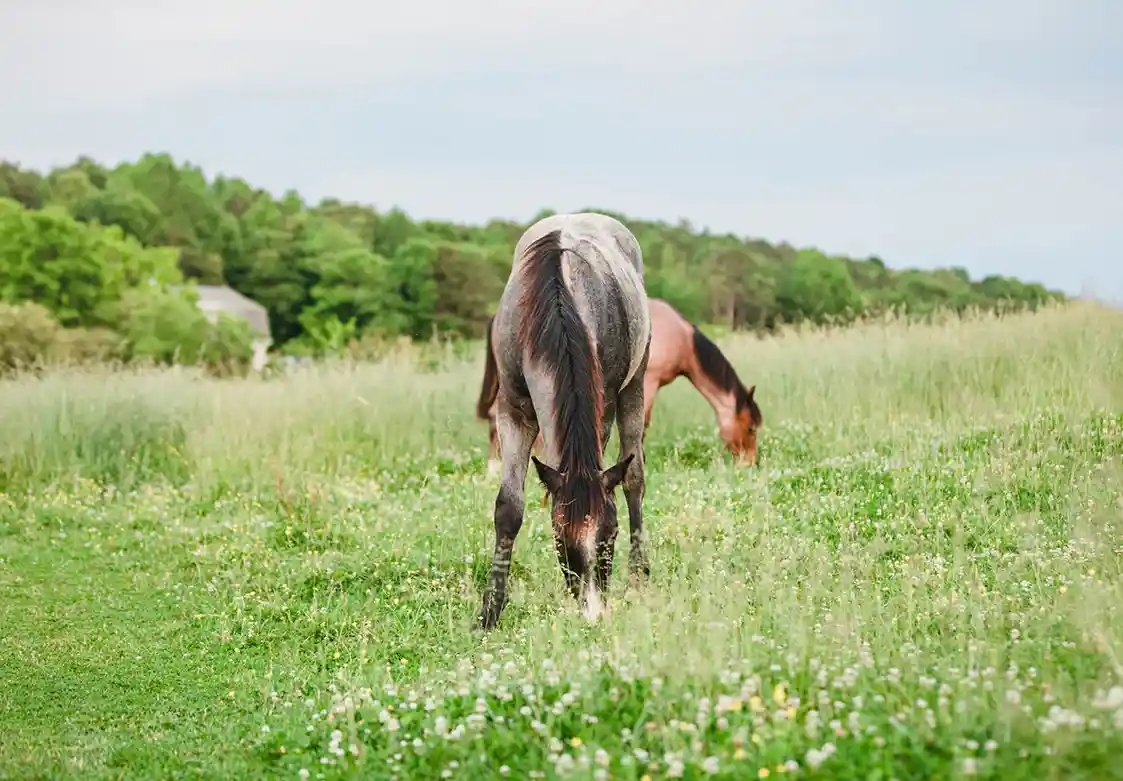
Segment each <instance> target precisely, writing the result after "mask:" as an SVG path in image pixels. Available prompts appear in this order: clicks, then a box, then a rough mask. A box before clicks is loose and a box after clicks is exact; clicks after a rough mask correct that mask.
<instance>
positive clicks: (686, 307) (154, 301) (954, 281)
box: [0, 154, 1063, 363]
mask: <svg viewBox="0 0 1123 781" xmlns="http://www.w3.org/2000/svg"><path fill="white" fill-rule="evenodd" d="M597 211H604V210H603V209H597ZM547 213H548V212H542V213H540V214H538V215H536V216H535V217H534V218H533V219H538V218H539V217H541V216H543V215H544V214H547ZM614 216H617V217H618V218H620V219H621V220H622V221H624V222H625V223H626V224H627V225H628V226H629V227H630V228H631V229H632V230H633V231H634V232H635V234H636V236H637V237H638V238H639V240H640V243H641V245H642V246H643V251H644V258H645V263H646V274H647V286H648V292H649V294H650V295H651V296H653V297H659V298H663V299H666V300H667V301H669V302H670V303H672V304H673V305H674V306H675V307H677V308H678V309H679V310H680V311H682V312H683V314H684V315H686V316H687V317H688V318H690V319H691V320H694V321H696V322H704V323H722V324H724V325H726V326H728V327H731V328H756V329H771V328H775V327H776V326H777V325H778V324H780V323H785V322H798V321H803V320H811V321H815V322H824V321H828V320H831V321H836V322H837V321H846V320H847V319H851V318H854V317H857V316H860V315H862V314H871V313H877V312H881V311H885V310H888V309H898V310H903V311H905V312H908V313H914V314H923V313H926V312H931V311H933V310H936V309H945V308H951V309H954V310H960V311H962V310H964V309H967V308H970V307H977V308H983V309H986V308H995V307H999V306H1013V307H1019V308H1020V307H1024V306H1029V307H1034V306H1037V305H1039V304H1040V303H1042V302H1044V301H1046V300H1050V299H1059V298H1063V296H1062V295H1061V294H1060V293H1056V292H1053V291H1049V290H1046V289H1045V288H1044V287H1042V286H1041V285H1037V284H1026V283H1023V282H1020V281H1018V280H1016V279H1012V278H1009V277H1001V276H990V277H986V278H984V279H982V280H972V279H971V278H970V277H969V275H968V274H967V272H966V271H965V270H964V269H962V268H948V269H938V270H934V271H921V270H912V269H910V270H893V269H889V268H887V267H886V266H885V264H884V263H883V262H882V261H881V260H880V259H879V258H876V257H871V258H865V259H852V258H848V257H839V256H831V255H827V254H824V253H822V252H820V251H818V250H814V249H802V250H799V249H795V248H793V247H791V246H788V245H786V244H781V245H772V244H769V243H768V242H766V241H763V240H759V239H744V238H739V237H737V236H733V235H729V234H723V235H719V234H713V233H709V232H706V231H695V230H693V229H692V228H691V226H690V225H689V224H688V223H686V222H679V223H678V224H675V225H670V224H667V223H662V222H649V221H644V220H633V219H629V218H627V217H624V216H622V215H619V214H616V215H614ZM528 224H529V223H519V222H510V221H504V220H493V221H491V222H489V223H487V224H486V225H482V226H470V225H460V224H454V223H447V222H439V221H432V220H413V219H411V218H410V217H408V216H407V215H406V214H405V213H403V212H402V211H401V210H399V209H396V208H395V209H390V210H389V211H386V212H379V211H377V210H375V209H373V208H371V207H368V206H362V205H359V204H353V203H343V202H340V201H338V200H335V199H325V200H323V201H321V202H320V203H319V204H316V205H310V204H307V203H305V201H304V200H303V199H302V198H301V197H300V196H299V195H298V194H297V193H295V192H291V191H290V192H287V193H285V194H284V195H283V196H282V197H280V198H275V197H273V196H272V195H270V194H269V193H268V192H266V191H264V190H262V189H258V188H255V187H253V186H252V185H250V184H249V183H247V182H245V181H243V180H241V179H238V178H228V177H224V176H218V177H215V178H213V179H211V180H208V179H207V178H206V177H205V176H204V174H203V171H202V170H200V169H199V168H197V167H195V166H192V165H188V164H183V165H180V164H177V163H176V162H175V161H174V160H173V159H172V158H171V157H170V156H168V155H163V154H161V155H145V156H144V157H142V158H141V159H140V160H138V161H137V162H135V163H124V164H121V165H119V166H117V167H116V168H112V169H109V168H106V167H104V166H102V165H100V164H98V163H97V162H95V161H93V160H90V159H88V158H79V159H78V160H77V161H76V162H75V163H73V164H72V165H69V166H66V167H62V168H56V169H54V170H52V171H50V172H49V173H47V174H45V175H44V174H40V173H38V172H35V171H31V170H27V169H23V168H21V167H19V166H18V165H17V164H14V163H7V162H5V163H0V306H4V305H7V306H6V309H0V331H3V329H5V328H8V329H9V331H8V332H7V333H8V336H9V337H12V335H13V334H14V333H15V332H14V331H12V330H10V329H12V328H14V327H17V326H12V325H11V324H12V323H24V324H25V325H26V322H30V321H29V318H30V319H32V320H37V321H44V318H46V320H45V321H44V322H47V321H49V323H51V324H53V325H46V326H42V327H43V328H47V329H48V330H50V329H51V328H54V329H56V331H57V332H58V333H56V334H55V336H53V337H50V338H49V339H46V341H48V342H51V343H52V344H57V343H59V342H60V339H61V342H63V343H65V344H66V345H71V347H70V348H69V349H74V350H77V352H79V353H82V352H83V351H86V352H91V354H95V353H96V354H97V355H102V354H105V353H110V354H113V355H115V356H117V357H120V358H122V359H125V360H129V359H132V358H135V357H145V358H150V359H154V360H158V361H165V362H172V361H188V360H204V361H206V362H210V363H214V362H219V363H221V362H230V361H233V362H243V363H244V361H246V360H248V357H249V354H250V347H249V343H250V338H251V335H250V333H249V331H248V329H247V328H244V327H243V326H242V325H240V324H238V323H232V322H228V321H226V320H220V322H219V323H218V324H215V325H211V324H209V323H207V322H206V321H205V320H204V319H203V318H202V317H201V315H200V314H199V313H198V312H197V311H196V310H195V308H194V305H193V304H192V303H191V293H190V291H189V289H184V288H183V283H184V281H185V280H196V281H198V282H200V283H204V284H217V285H221V284H228V285H230V286H231V287H233V288H234V289H235V290H237V291H239V292H240V293H242V294H243V295H246V296H247V297H249V298H251V299H253V300H255V301H257V302H259V303H261V304H262V305H264V306H265V307H266V309H267V310H268V312H269V320H270V328H271V331H272V334H271V335H272V338H273V341H274V347H275V348H279V349H281V350H282V351H284V352H287V353H291V354H323V353H331V352H338V351H340V350H342V349H344V348H345V347H346V346H347V345H352V346H354V345H355V344H357V343H362V342H364V341H368V340H369V341H371V342H376V341H379V340H385V339H386V338H393V337H400V336H409V337H412V338H416V339H425V338H429V337H431V336H432V335H433V334H434V333H438V334H447V335H452V336H456V335H459V336H479V335H481V334H482V333H483V330H484V326H485V323H486V321H487V319H488V317H489V316H490V315H491V311H492V308H493V307H494V306H495V304H496V302H497V300H498V298H499V295H500V293H501V291H502V289H503V285H504V284H505V282H506V278H507V273H508V271H509V269H510V266H511V253H512V250H513V247H514V244H515V242H516V241H517V239H518V237H519V235H520V234H521V233H522V231H523V230H524V229H525V228H526V227H527V225H528ZM27 302H31V304H33V305H35V306H34V307H29V306H28V305H27ZM32 312H33V313H34V314H33V315H32V314H30V313H32ZM5 323H7V324H8V325H5ZM25 325H20V326H18V327H19V328H24V330H27V329H26V327H25ZM75 329H79V330H77V331H75ZM71 331H74V332H75V333H77V334H79V335H80V336H77V337H76V336H75V335H74V334H73V333H70V332H71ZM64 332H65V333H66V334H67V336H66V337H65V338H62V337H59V336H58V334H60V333H64ZM21 333H22V332H21ZM44 333H45V332H44ZM25 337H26V335H25V336H24V337H21V338H25ZM3 338H5V334H4V333H0V339H3ZM44 338H46V337H44ZM52 340H53V341H52ZM40 341H43V340H42V339H41V340H40ZM75 343H77V344H81V345H83V346H81V347H78V348H74V347H73V346H72V345H73V344H75ZM37 344H38V343H37ZM91 345H92V346H91ZM45 349H47V348H44V347H42V346H41V345H40V346H38V347H36V346H34V345H29V346H27V347H26V349H25V350H24V352H34V351H35V350H45ZM51 349H54V348H51ZM24 357H26V356H24ZM2 359H3V355H2V354H0V360H2Z"/></svg>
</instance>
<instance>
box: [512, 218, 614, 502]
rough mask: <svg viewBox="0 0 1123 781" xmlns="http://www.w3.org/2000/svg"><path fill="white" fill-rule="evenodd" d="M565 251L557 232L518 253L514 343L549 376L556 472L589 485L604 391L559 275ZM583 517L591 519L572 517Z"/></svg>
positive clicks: (594, 474) (589, 343) (594, 470)
mask: <svg viewBox="0 0 1123 781" xmlns="http://www.w3.org/2000/svg"><path fill="white" fill-rule="evenodd" d="M566 251H567V250H566V249H565V248H564V247H562V244H561V231H558V230H554V231H551V232H550V233H547V234H546V235H544V236H542V237H541V238H539V239H538V240H537V241H535V242H534V243H532V244H531V245H530V246H529V247H527V249H526V251H525V252H524V253H523V257H522V265H521V268H520V270H521V272H522V273H523V274H524V275H525V278H524V280H523V290H522V294H521V295H520V297H519V309H520V311H521V320H520V322H519V341H520V343H522V344H523V345H525V346H526V348H527V354H528V356H527V357H528V358H529V359H530V360H531V361H532V362H535V363H537V364H539V365H540V366H542V367H543V368H548V369H549V370H550V371H551V373H552V374H553V385H554V388H553V390H554V405H555V408H554V421H553V425H554V429H555V441H556V442H557V443H559V447H560V456H561V461H560V464H559V471H561V472H563V473H565V474H567V475H568V476H569V477H570V478H571V479H572V478H574V477H578V476H580V477H581V478H582V479H594V478H599V473H600V465H599V460H600V447H601V442H602V432H601V425H602V417H603V411H604V387H603V385H602V382H601V366H600V361H599V358H598V356H597V351H596V349H594V347H593V342H592V339H591V338H590V335H589V331H588V328H587V327H586V325H585V323H584V322H583V321H582V320H581V314H580V312H579V311H578V309H577V302H576V301H575V300H574V298H573V295H572V294H571V293H570V291H569V289H568V288H567V287H566V284H565V279H564V277H563V274H562V255H563V253H565V252H566ZM593 509H594V510H596V509H599V508H593ZM571 510H573V511H574V512H578V511H580V510H581V507H579V506H578V507H576V509H575V508H573V507H570V508H567V513H568V512H569V511H571ZM585 514H593V515H596V514H597V513H596V512H592V513H588V512H585V513H579V514H577V515H576V517H577V518H582V517H583V516H584V515H585Z"/></svg>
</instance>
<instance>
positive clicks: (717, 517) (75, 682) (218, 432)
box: [0, 304, 1123, 779]
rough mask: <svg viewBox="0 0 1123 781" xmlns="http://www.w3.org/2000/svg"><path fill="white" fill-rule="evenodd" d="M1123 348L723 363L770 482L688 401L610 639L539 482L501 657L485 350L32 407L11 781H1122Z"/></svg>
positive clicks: (21, 400) (1073, 334) (661, 433)
mask: <svg viewBox="0 0 1123 781" xmlns="http://www.w3.org/2000/svg"><path fill="white" fill-rule="evenodd" d="M1121 326H1123V313H1120V312H1118V311H1115V310H1110V309H1105V308H1101V307H1097V306H1092V305H1088V304H1070V305H1065V306H1057V307H1052V308H1049V309H1046V310H1043V311H1041V312H1039V313H1036V314H1033V315H1028V314H1027V315H1017V316H1006V317H996V316H993V315H978V316H972V317H968V318H965V319H955V318H948V319H946V320H942V321H938V322H933V323H928V324H915V323H913V324H910V323H907V322H904V321H900V320H896V319H892V318H887V319H884V320H880V321H876V322H866V323H862V324H860V325H858V326H855V327H852V328H848V329H844V330H835V329H823V330H815V329H809V330H808V329H805V330H798V331H797V330H790V331H786V332H783V333H781V334H779V335H777V336H774V337H769V338H765V339H758V338H755V337H737V336H734V337H727V338H723V339H722V340H721V347H722V349H723V350H725V351H726V354H727V355H728V356H729V358H730V359H731V360H732V362H733V363H734V365H735V366H736V367H737V370H738V372H739V373H740V374H741V376H742V378H743V379H744V380H745V381H746V382H748V383H756V385H757V393H756V398H757V400H758V402H759V403H760V404H761V406H762V408H763V411H764V416H765V429H764V432H763V436H762V440H761V454H762V458H763V468H761V469H759V470H744V469H737V468H735V467H734V466H733V465H732V464H731V462H730V461H729V460H728V458H727V457H726V456H725V454H724V452H723V449H722V447H721V444H720V442H719V440H718V438H717V435H716V427H715V425H714V421H713V415H712V412H711V411H710V409H709V408H708V407H707V406H706V404H705V402H704V401H702V399H701V398H700V397H699V396H698V395H697V393H696V392H695V391H694V390H693V389H692V388H691V387H690V386H689V385H688V384H687V383H686V381H684V380H683V381H679V382H678V383H675V384H674V385H672V386H670V387H668V388H666V389H664V391H663V392H662V393H661V394H660V395H659V397H658V401H657V403H656V407H655V414H654V420H653V424H652V428H651V429H650V430H649V432H648V435H647V440H646V448H647V452H648V470H649V477H648V497H647V505H646V507H647V509H646V512H647V519H648V530H649V531H648V533H649V538H650V543H649V545H650V549H651V555H652V568H653V575H652V579H651V582H650V583H649V584H648V585H647V587H646V588H644V589H643V590H641V591H633V592H625V591H624V582H623V581H624V579H623V574H622V572H621V571H620V570H621V569H622V565H620V564H619V563H618V565H617V574H616V578H615V580H614V582H613V586H612V589H613V591H612V597H613V599H614V602H615V604H614V611H613V614H612V616H611V617H610V618H609V619H608V621H607V622H605V623H603V624H600V625H596V626H587V625H585V624H583V623H582V622H581V621H580V620H579V619H578V618H577V616H576V612H575V610H574V606H573V605H572V604H570V603H571V602H572V600H570V599H569V598H568V597H567V596H566V595H565V594H564V593H563V592H562V589H561V578H560V573H559V571H558V565H557V562H556V560H555V558H554V554H553V550H552V546H551V544H550V538H549V535H550V531H549V526H548V522H547V518H546V515H545V510H543V509H542V508H541V507H539V506H538V504H537V501H535V499H536V498H537V497H538V496H539V495H540V494H539V489H538V488H537V487H536V486H534V485H532V484H530V483H529V482H528V498H531V501H529V502H528V508H527V520H526V523H525V524H524V526H523V529H522V532H521V533H520V536H519V540H518V542H517V544H516V551H515V565H514V568H513V581H512V595H511V596H512V602H511V605H510V606H509V607H508V609H507V611H506V612H505V613H504V617H503V621H502V624H501V626H500V628H499V629H498V630H497V631H496V632H494V633H492V634H491V635H488V636H482V637H481V636H480V635H478V634H477V633H475V632H474V631H473V627H474V619H475V614H476V611H477V610H478V608H479V603H480V589H481V588H482V586H483V583H484V580H485V578H486V571H487V563H488V558H489V556H490V548H491V543H492V525H491V518H490V515H491V509H492V506H493V503H494V497H495V490H496V485H495V481H494V479H492V478H489V477H487V476H486V474H485V468H484V466H485V448H486V444H487V432H486V427H485V426H483V425H482V424H480V423H479V422H478V421H476V420H474V418H473V417H472V412H473V408H474V404H473V401H474V398H475V394H476V392H477V391H478V388H479V381H480V378H481V376H482V352H481V350H474V351H471V352H469V353H467V354H465V353H464V351H463V350H453V349H452V348H443V352H442V348H429V349H427V350H422V351H417V352H411V351H408V350H407V351H398V352H396V353H395V354H394V355H392V356H391V357H389V358H387V359H386V360H385V361H383V362H381V363H378V364H365V365H364V364H358V365H333V366H319V367H314V368H312V369H309V370H306V371H301V372H299V373H296V374H294V375H292V376H285V377H277V378H272V379H245V380H227V381H215V380H209V379H204V378H200V377H198V376H196V375H193V374H190V373H186V372H182V371H181V372H159V373H152V372H147V373H146V372H132V373H125V372H119V373H105V374H98V373H91V372H82V373H79V372H69V373H55V374H50V375H47V376H45V377H43V378H38V379H37V378H31V377H27V378H22V379H18V380H15V381H10V382H5V383H2V384H0V430H3V431H4V437H3V438H2V440H0V489H2V490H4V491H5V492H6V498H5V499H0V523H2V524H3V527H2V528H3V532H2V533H0V564H2V566H3V569H0V573H3V574H2V575H0V578H2V579H0V588H6V589H10V591H9V593H11V594H14V595H15V596H14V597H13V599H11V600H9V601H8V602H6V603H5V604H4V605H3V606H0V626H2V627H3V628H2V629H0V641H3V642H4V648H5V649H6V650H3V651H0V676H2V675H4V674H7V675H12V676H18V677H20V679H22V680H30V681H31V683H29V684H28V685H27V686H24V687H19V688H8V689H7V690H6V691H2V692H0V703H2V704H3V705H4V706H5V707H4V708H3V709H0V714H2V715H0V732H2V733H3V734H5V735H8V736H10V737H9V738H8V739H7V740H4V741H0V768H3V769H4V770H7V771H8V772H9V774H10V775H11V774H13V773H14V775H16V776H19V775H20V774H34V773H37V772H41V773H48V772H56V773H72V774H73V773H78V774H85V775H88V776H91V777H119V776H129V777H168V776H173V775H184V776H186V775H195V774H196V772H199V773H202V775H204V776H208V775H214V776H222V777H225V776H228V775H231V774H233V775H254V776H257V777H268V776H273V775H277V776H278V777H294V776H298V775H299V774H300V773H301V771H302V770H303V771H305V772H306V774H307V776H309V777H321V776H322V777H324V778H329V777H330V778H334V777H350V776H355V777H386V778H389V777H393V776H396V777H399V778H408V777H434V776H442V775H444V776H445V777H463V778H490V777H496V776H498V775H504V774H509V775H510V776H511V777H518V778H523V777H528V776H530V775H531V774H538V773H542V774H545V776H544V777H555V776H558V775H567V776H569V775H571V776H573V777H579V778H580V777H612V778H635V779H640V778H642V777H644V776H650V777H651V778H662V777H685V778H692V777H711V776H713V777H726V778H744V777H766V776H768V775H774V774H786V773H799V774H803V775H805V776H811V777H823V778H850V777H853V778H891V777H895V778H902V779H903V778H913V777H954V776H958V775H978V776H993V777H1002V778H1009V777H1015V778H1021V777H1025V778H1035V779H1036V778H1042V777H1067V778H1074V777H1080V778H1110V777H1118V775H1119V771H1117V770H1116V769H1115V768H1116V766H1117V764H1118V763H1117V762H1116V761H1115V757H1116V756H1117V755H1118V751H1119V750H1120V749H1121V748H1123V732H1121V731H1123V688H1116V689H1114V690H1113V689H1112V687H1120V686H1121V685H1123V680H1121V678H1123V628H1121V627H1123V623H1121V622H1120V616H1119V613H1120V606H1121V605H1123V585H1121V584H1123V581H1121V580H1120V565H1121V562H1123V547H1121V538H1120V535H1119V513H1120V509H1121V504H1120V500H1121V496H1123V494H1121V492H1120V486H1121V482H1120V476H1121V475H1120V472H1119V463H1118V456H1119V455H1120V453H1121V451H1123V415H1121V413H1123V405H1121V402H1123V341H1121V340H1120V339H1119V336H1118V335H1119V333H1120V332H1121ZM621 524H622V525H624V526H626V525H627V520H626V513H625V512H624V511H623V510H622V517H621ZM626 537H627V535H626V534H624V535H621V537H620V542H619V543H618V551H617V559H616V560H617V562H623V561H626V555H625V554H626V551H625V548H626V546H627V542H626ZM76 648H78V649H80V651H77V652H76V651H75V649H76ZM134 651H135V653H134ZM75 654H77V656H76V655H75ZM134 657H136V658H134ZM76 659H77V660H79V661H77V662H76ZM126 659H127V660H129V662H128V664H124V660H126ZM79 662H80V663H79ZM106 681H115V682H116V684H115V685H114V686H107V684H106ZM5 688H7V687H5ZM1113 698H1114V699H1113ZM91 725H100V726H98V727H97V728H94V727H93V726H91ZM503 768H506V771H503ZM501 771H502V772H501ZM446 774H447V775H446Z"/></svg>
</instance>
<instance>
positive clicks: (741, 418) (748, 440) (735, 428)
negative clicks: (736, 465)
mask: <svg viewBox="0 0 1123 781" xmlns="http://www.w3.org/2000/svg"><path fill="white" fill-rule="evenodd" d="M755 392H756V386H755V385H753V386H752V387H750V388H748V389H746V390H745V391H744V393H743V395H742V394H737V396H738V398H737V411H736V413H735V414H734V415H733V420H732V422H731V423H730V424H728V425H727V426H726V427H725V430H723V431H722V432H721V434H722V438H723V439H724V440H725V444H726V447H728V448H729V452H730V453H732V454H733V456H734V457H735V458H736V459H737V460H738V461H739V462H740V463H742V464H747V465H748V466H756V465H757V459H758V454H757V442H756V439H757V430H758V429H759V428H760V427H761V426H763V425H764V416H763V415H762V414H761V412H760V407H758V406H757V403H756V401H755V400H754V399H753V394H754V393H755Z"/></svg>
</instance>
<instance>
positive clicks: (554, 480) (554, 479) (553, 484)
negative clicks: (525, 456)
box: [530, 456, 562, 494]
mask: <svg viewBox="0 0 1123 781" xmlns="http://www.w3.org/2000/svg"><path fill="white" fill-rule="evenodd" d="M530 460H531V461H533V462H534V469H535V470H536V471H537V472H538V479H539V480H541V481H542V485H544V486H546V490H547V491H549V492H550V493H552V494H556V493H557V492H558V489H559V488H561V483H562V476H561V472H559V471H558V470H556V469H554V468H553V467H549V466H546V465H545V464H543V463H542V462H541V461H539V460H538V459H537V458H536V457H534V456H531V457H530Z"/></svg>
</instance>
